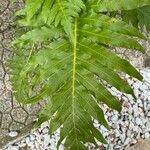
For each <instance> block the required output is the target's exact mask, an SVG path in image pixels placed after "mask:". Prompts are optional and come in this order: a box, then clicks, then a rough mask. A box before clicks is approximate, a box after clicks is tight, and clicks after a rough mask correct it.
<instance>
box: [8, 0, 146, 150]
mask: <svg viewBox="0 0 150 150" xmlns="http://www.w3.org/2000/svg"><path fill="white" fill-rule="evenodd" d="M106 2H108V1H101V2H100V1H98V2H96V1H91V2H89V1H88V2H85V1H82V0H75V1H71V0H64V1H62V0H56V1H53V0H52V1H48V0H45V1H43V0H37V1H36V4H35V3H34V4H33V2H32V1H30V0H28V1H27V2H26V6H25V8H24V9H23V10H22V13H21V11H20V13H21V15H22V14H23V15H24V18H23V20H21V21H22V23H23V24H24V25H27V26H29V27H30V26H32V28H31V27H30V28H28V32H26V33H25V34H23V35H22V36H21V37H19V38H17V39H16V40H15V41H14V42H13V44H14V46H15V47H16V50H15V51H14V58H12V59H11V60H10V61H9V62H10V64H9V66H10V67H11V70H12V71H11V74H12V79H11V81H12V84H13V90H14V93H15V96H16V98H17V100H18V101H19V102H21V103H22V104H31V103H36V102H39V101H40V100H42V99H44V98H46V99H47V101H48V102H47V105H46V107H45V108H44V109H43V110H42V111H41V113H40V115H39V118H38V121H37V123H36V127H39V126H40V125H41V124H42V123H43V122H45V121H48V120H50V126H49V130H50V133H53V132H55V131H56V130H57V129H59V128H60V140H59V141H58V146H57V148H59V146H60V144H61V143H62V141H63V143H64V146H65V147H66V148H67V149H71V150H82V149H83V150H84V149H86V146H85V145H84V144H85V143H93V144H94V145H95V146H98V145H97V141H99V142H102V143H104V144H107V141H106V140H105V139H104V137H103V135H102V134H101V132H100V131H99V130H98V129H96V128H95V127H94V125H93V119H95V120H97V121H98V122H99V124H101V125H103V126H104V127H105V128H106V129H110V127H109V125H108V123H107V120H106V119H105V115H104V112H103V108H102V106H103V105H102V104H106V106H107V107H110V108H111V109H114V110H117V111H119V112H120V111H121V102H120V101H119V99H118V98H117V97H115V96H113V95H112V94H111V93H110V92H109V90H108V89H107V87H106V86H105V85H104V84H103V83H104V82H105V83H107V84H108V85H111V86H113V87H115V88H116V89H118V90H119V91H121V92H123V93H126V94H131V95H133V96H134V93H133V89H132V88H131V87H130V86H129V85H128V83H127V82H126V81H125V80H124V79H123V78H122V76H121V74H120V73H122V72H123V73H125V74H128V75H130V76H132V77H134V78H137V79H139V80H142V76H141V75H140V73H139V72H138V71H137V70H136V69H135V68H134V67H133V66H132V65H131V64H130V63H129V62H128V61H126V60H124V59H122V58H120V57H119V56H117V55H116V54H115V53H113V52H112V51H111V49H112V48H115V47H121V48H127V49H131V50H137V51H140V52H144V48H143V47H142V46H141V45H140V44H139V43H138V40H139V39H145V37H144V36H143V34H142V33H140V32H139V31H138V30H137V29H136V28H134V27H131V26H130V25H128V24H126V23H125V22H123V21H120V20H119V19H117V18H113V17H109V16H108V15H104V14H101V13H96V12H95V11H93V10H94V9H95V6H94V5H93V4H95V3H96V4H98V6H99V4H101V5H100V6H101V8H100V9H101V10H102V11H105V10H106V11H107V10H109V11H110V10H117V11H120V10H122V9H131V8H136V7H139V6H144V5H146V3H147V2H148V1H141V2H136V1H134V2H136V3H133V0H128V3H127V5H124V2H122V1H120V2H118V3H116V2H114V1H113V2H114V5H111V4H112V3H111V2H110V3H108V4H109V5H106ZM102 3H104V4H105V7H104V4H102ZM33 7H34V8H33ZM32 8H33V9H32ZM21 25H22V24H21Z"/></svg>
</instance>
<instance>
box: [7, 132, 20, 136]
mask: <svg viewBox="0 0 150 150" xmlns="http://www.w3.org/2000/svg"><path fill="white" fill-rule="evenodd" d="M17 135H18V132H16V131H12V132H10V133H9V136H10V137H16V136H17Z"/></svg>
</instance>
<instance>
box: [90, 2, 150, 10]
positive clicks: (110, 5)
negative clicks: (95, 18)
mask: <svg viewBox="0 0 150 150" xmlns="http://www.w3.org/2000/svg"><path fill="white" fill-rule="evenodd" d="M89 3H90V7H92V8H93V9H95V10H97V11H99V12H110V11H117V10H131V9H135V8H138V7H143V6H146V5H150V1H149V0H140V1H139V0H111V1H110V0H98V1H97V0H92V1H89Z"/></svg>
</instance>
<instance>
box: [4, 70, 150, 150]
mask: <svg viewBox="0 0 150 150" xmlns="http://www.w3.org/2000/svg"><path fill="white" fill-rule="evenodd" d="M140 72H141V74H142V75H143V76H144V80H143V82H140V81H137V80H135V79H131V78H130V77H129V76H126V77H125V78H126V79H127V81H128V82H129V84H130V85H132V87H133V88H134V92H135V95H136V97H137V100H135V99H133V98H132V96H130V95H125V94H122V93H120V92H118V91H117V90H116V89H115V88H111V89H110V91H111V92H112V93H113V94H114V95H116V96H118V97H119V99H120V100H121V101H122V103H123V109H122V112H121V113H120V114H119V113H118V112H116V111H113V110H110V109H109V108H107V107H106V106H104V107H103V109H104V112H105V114H106V118H107V120H108V122H109V124H110V126H111V130H110V131H107V130H106V129H105V128H104V127H103V126H101V125H99V124H98V122H96V121H94V124H95V126H96V127H97V128H98V129H100V131H101V132H102V133H103V135H104V137H105V138H106V139H107V140H108V143H109V144H108V145H101V144H100V146H102V147H103V148H104V149H106V150H125V149H126V148H128V147H130V146H132V145H134V144H135V143H137V141H138V140H140V139H147V138H150V69H148V68H147V69H142V70H140ZM16 134H17V133H16V132H11V133H9V135H10V136H16ZM58 139H59V131H57V132H55V133H54V134H52V135H49V134H48V123H47V122H46V123H44V124H42V125H41V128H39V129H36V130H34V131H32V132H31V133H30V135H28V136H27V137H25V138H23V139H22V140H21V141H19V142H18V143H15V144H13V145H10V146H9V147H7V148H5V150H20V149H21V148H23V147H29V148H30V149H31V150H56V143H57V141H58ZM87 146H88V147H89V150H96V148H94V147H92V145H87ZM63 149H64V147H63V145H61V146H60V149H59V150H63ZM98 149H100V148H98Z"/></svg>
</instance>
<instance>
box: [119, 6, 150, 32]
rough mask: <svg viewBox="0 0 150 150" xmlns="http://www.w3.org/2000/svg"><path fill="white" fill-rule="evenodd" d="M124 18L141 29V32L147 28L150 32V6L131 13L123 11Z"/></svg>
mask: <svg viewBox="0 0 150 150" xmlns="http://www.w3.org/2000/svg"><path fill="white" fill-rule="evenodd" d="M122 18H123V20H124V21H126V22H127V23H131V24H132V25H133V26H134V27H136V28H138V27H140V29H141V30H143V29H144V27H146V29H147V31H150V5H148V6H144V7H141V8H138V9H134V10H130V11H125V10H124V11H122Z"/></svg>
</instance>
